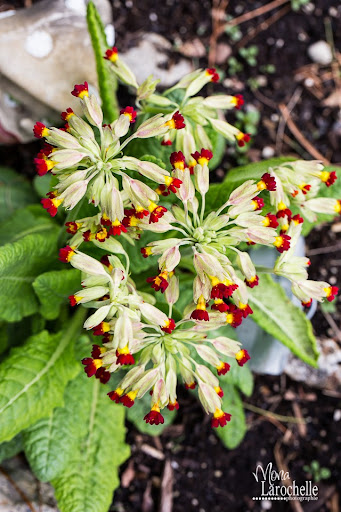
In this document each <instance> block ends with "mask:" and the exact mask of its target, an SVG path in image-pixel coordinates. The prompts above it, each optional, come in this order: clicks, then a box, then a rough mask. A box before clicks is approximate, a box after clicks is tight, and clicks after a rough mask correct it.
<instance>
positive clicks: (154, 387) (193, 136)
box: [34, 47, 341, 427]
mask: <svg viewBox="0 0 341 512" xmlns="http://www.w3.org/2000/svg"><path fill="white" fill-rule="evenodd" d="M103 57H104V59H106V60H109V61H110V62H111V64H112V71H113V72H114V73H115V74H116V76H117V78H118V79H120V80H121V81H123V82H124V83H125V84H127V85H128V86H130V87H132V88H134V89H135V90H136V94H137V100H136V105H137V108H138V107H141V111H138V110H135V108H133V107H131V106H127V107H125V108H123V109H122V110H121V111H120V115H119V117H118V119H117V120H115V121H113V122H112V123H111V124H105V125H103V114H102V110H101V107H100V105H99V102H98V99H97V98H96V96H95V95H94V94H90V93H89V90H88V84H87V82H85V83H84V84H79V85H75V87H74V89H73V91H72V93H71V94H72V95H74V96H76V97H78V98H79V100H80V104H81V108H82V112H83V115H84V119H83V118H81V117H79V116H77V115H76V114H75V113H74V112H73V111H72V110H71V109H70V108H67V109H66V111H65V112H63V113H62V119H63V120H64V121H66V124H65V126H64V128H62V129H58V128H48V127H46V126H45V125H43V124H42V123H37V124H36V125H35V127H34V133H35V136H36V137H39V138H40V137H41V138H42V137H43V138H45V140H46V142H47V145H46V146H44V148H43V149H42V151H41V152H40V154H39V155H38V157H37V159H36V160H35V163H36V166H37V172H38V174H39V175H43V174H46V173H47V172H51V173H52V174H53V175H54V176H55V177H56V179H57V184H56V185H55V186H54V189H53V191H51V192H49V193H48V198H47V199H42V205H43V207H44V208H45V209H46V210H47V211H48V212H49V213H50V215H51V216H55V215H56V214H57V211H58V208H59V207H64V208H66V209H67V210H72V209H73V208H75V207H76V205H77V204H78V203H79V202H80V201H82V200H83V199H84V198H85V200H86V201H88V202H90V203H92V204H93V205H94V206H95V207H96V209H97V212H98V213H96V214H95V215H93V216H91V217H85V218H76V219H74V220H73V221H69V222H67V223H66V229H67V232H68V233H70V234H72V236H71V237H70V239H69V241H68V244H67V245H66V247H64V248H62V249H61V250H60V256H59V258H60V260H61V261H63V262H67V263H70V264H71V265H72V266H73V267H75V268H76V269H78V270H80V271H81V272H82V289H81V290H78V291H75V293H74V294H73V295H71V296H70V297H69V299H70V304H71V305H72V306H76V305H78V304H83V305H86V307H88V308H92V309H94V310H95V311H94V312H92V314H91V315H90V316H89V317H88V318H87V319H86V321H85V324H84V327H85V328H86V329H92V330H93V334H94V335H95V336H101V337H102V343H101V345H99V344H96V345H93V349H92V353H91V357H90V354H89V357H86V358H84V359H83V361H82V362H83V365H84V366H85V372H86V374H87V375H88V377H94V378H97V379H99V380H100V381H101V382H102V383H107V382H108V381H109V380H110V374H111V373H115V372H118V371H120V370H121V369H122V367H124V368H125V369H127V372H126V373H125V374H124V376H123V378H121V380H120V382H119V383H118V385H117V387H116V388H115V389H114V390H112V391H110V392H108V397H109V398H110V399H111V400H112V401H114V402H116V403H120V404H123V405H124V406H126V407H128V408H130V407H132V406H133V405H134V402H135V400H136V399H139V398H142V397H143V396H144V395H145V394H146V393H150V395H151V399H150V401H151V408H150V412H147V411H146V415H145V417H144V419H145V421H146V422H147V423H150V424H156V425H157V424H160V423H161V424H162V423H163V422H164V416H163V415H162V413H161V410H162V409H164V408H165V407H167V408H168V409H170V410H173V409H177V408H178V407H179V404H178V401H177V386H178V382H179V381H180V382H183V383H184V384H185V386H186V387H187V388H190V389H194V388H195V387H196V386H197V388H198V397H199V399H200V401H201V403H202V405H203V408H204V409H205V411H206V412H207V413H210V414H212V426H213V427H219V426H222V427H223V426H225V425H226V424H227V422H228V421H230V419H231V415H230V413H229V412H228V411H223V409H222V396H223V391H222V388H221V386H220V384H219V379H218V377H217V376H220V375H224V374H226V373H227V372H228V371H229V370H230V364H229V363H228V362H227V361H226V358H229V357H234V358H235V362H234V363H233V364H238V365H239V366H243V365H244V364H245V363H246V362H247V361H248V360H249V359H250V355H249V354H248V352H247V351H246V350H245V349H243V348H241V346H240V343H239V342H237V341H235V340H234V339H231V338H230V337H227V336H217V337H213V338H210V337H208V334H209V332H210V331H212V330H216V329H219V328H221V327H223V326H224V325H229V326H231V327H234V328H235V327H237V326H239V325H240V324H241V323H242V321H243V319H244V318H246V317H247V316H248V315H251V314H252V313H253V311H252V308H251V306H250V304H249V295H250V291H249V290H252V289H253V288H254V287H256V286H257V285H258V284H259V280H260V279H261V276H259V275H258V274H257V270H256V268H255V265H254V264H253V262H252V259H251V257H250V255H249V253H248V251H247V246H248V245H255V244H257V245H264V246H268V247H274V248H275V249H276V250H277V251H278V253H279V257H278V259H277V261H276V263H275V265H274V268H273V270H272V271H273V273H274V274H277V275H280V276H284V277H286V278H287V279H289V280H290V281H291V283H292V292H293V293H294V295H296V296H297V297H298V298H299V299H300V300H301V301H302V304H303V305H304V306H309V305H310V304H311V301H312V300H313V299H316V300H318V301H320V302H321V301H323V300H324V299H327V300H328V301H331V300H333V299H334V298H335V296H336V294H337V291H338V290H337V288H336V287H335V286H330V285H329V284H328V283H326V282H314V281H311V280H309V279H308V272H307V268H308V266H309V264H310V262H309V260H308V258H305V257H298V256H296V255H295V247H296V243H297V241H298V238H299V236H300V233H301V227H302V223H303V221H304V218H303V217H304V216H305V217H307V218H308V219H309V220H312V219H313V218H314V215H315V213H335V214H338V213H340V209H341V202H340V201H339V200H336V199H335V200H331V199H330V198H321V197H318V198H317V197H316V196H317V193H318V191H319V189H320V186H321V184H325V185H326V186H327V187H329V186H331V185H332V184H333V183H334V182H335V180H336V173H335V172H329V171H326V170H324V169H323V166H322V164H321V163H320V162H318V161H312V162H304V161H294V162H284V163H283V164H282V165H280V166H278V167H275V168H269V169H268V172H265V173H264V174H263V175H262V176H261V179H260V180H258V181H255V180H245V181H244V182H243V183H242V184H241V185H239V186H238V187H237V188H236V189H234V190H233V191H232V192H231V193H230V195H229V196H228V197H226V198H225V202H224V203H223V204H222V205H221V206H220V207H219V208H218V209H216V210H214V211H211V212H210V213H208V214H207V213H206V208H205V198H206V194H207V193H208V191H209V187H210V185H209V168H208V165H209V161H210V160H211V159H212V157H213V152H212V145H211V143H210V140H209V137H208V135H207V134H206V132H205V130H204V127H205V126H206V125H207V124H210V125H211V127H212V128H213V129H214V130H216V131H218V132H219V133H220V134H222V135H223V136H224V137H226V139H228V140H230V141H234V140H235V141H236V142H237V144H238V145H243V144H245V143H246V142H248V141H249V136H248V134H244V133H242V132H240V131H239V130H238V129H237V128H235V127H233V125H231V124H229V123H227V122H226V121H224V120H222V119H220V118H219V111H221V110H224V109H225V110H228V109H232V108H240V107H241V106H242V105H243V99H242V97H241V96H227V95H216V96H208V97H206V98H204V97H201V96H195V95H196V94H197V93H198V92H200V91H201V89H202V88H203V87H204V86H205V85H206V84H207V83H209V82H217V81H218V80H219V75H218V74H217V72H216V70H215V69H206V70H198V71H196V72H194V73H191V74H190V75H188V76H186V77H184V78H183V79H182V80H180V82H179V83H178V84H176V85H175V86H174V87H172V88H171V89H169V90H168V91H166V92H165V93H164V94H163V95H160V94H157V93H156V92H155V86H156V82H155V81H153V79H152V78H149V79H148V80H147V81H146V82H144V83H143V84H141V85H140V86H139V85H138V82H137V79H136V78H135V76H134V75H133V73H132V71H131V70H130V69H129V68H128V67H127V66H126V65H125V64H124V62H123V61H122V59H121V57H120V56H119V53H118V50H117V48H116V47H114V48H112V49H109V50H107V51H106V53H105V55H104V56H103ZM177 90H181V91H182V95H181V100H180V102H176V101H175V100H173V99H170V98H169V96H171V95H172V94H173V93H174V91H177ZM150 105H153V108H155V109H157V108H160V110H161V111H160V112H158V113H156V114H155V115H154V116H152V117H149V118H147V119H146V120H144V121H143V122H141V123H139V122H137V123H136V121H137V119H138V116H139V115H141V114H142V113H143V112H144V109H145V108H146V106H147V107H148V106H150ZM164 107H166V109H167V113H165V112H164V111H163V110H162V109H163V108H164ZM135 124H136V128H135ZM146 138H157V139H159V143H160V144H161V145H167V146H172V149H173V146H174V150H175V151H173V152H171V154H170V158H169V163H168V165H167V162H163V164H164V165H163V166H160V165H158V163H155V162H152V161H146V160H141V159H137V158H135V157H133V156H128V155H126V154H125V149H126V148H128V147H129V143H130V142H131V141H133V140H134V139H146ZM204 145H205V146H206V147H203V146H204ZM167 166H168V169H169V170H167ZM147 182H148V184H147ZM170 195H171V196H172V197H171V198H170V200H169V198H168V197H169V196H170ZM267 195H268V198H267V199H268V201H269V202H270V205H271V209H270V212H268V213H266V214H265V213H263V207H264V198H266V196H267ZM164 198H167V199H168V202H169V201H170V202H171V203H172V204H171V206H170V208H167V207H166V206H165V205H164V204H162V203H163V199H164ZM291 205H296V206H297V207H298V208H299V211H300V213H297V214H295V215H293V213H292V210H291ZM301 215H302V216H301ZM147 231H148V232H152V233H154V234H155V239H154V240H153V241H152V242H150V243H148V244H147V245H146V246H145V247H143V248H142V249H141V253H142V254H140V255H139V256H138V255H136V256H135V257H136V258H138V257H140V258H141V257H144V258H148V257H150V256H152V255H157V256H158V271H157V273H156V275H151V276H150V277H148V278H147V283H149V284H150V285H151V288H153V289H154V290H155V292H157V293H158V294H164V299H165V301H166V303H167V304H168V311H167V314H166V313H165V312H164V311H162V310H161V309H160V308H158V307H157V306H156V305H155V299H154V297H153V296H149V295H148V294H146V293H141V291H140V290H139V289H138V287H137V286H136V284H135V283H134V281H133V280H132V278H131V275H130V274H131V265H134V261H132V262H130V260H129V257H128V254H127V252H126V250H125V249H124V246H123V244H122V243H121V242H120V239H121V238H123V239H125V241H128V242H129V243H131V244H134V240H137V239H140V238H141V240H142V241H143V237H144V234H145V232H147ZM89 243H91V244H94V245H95V246H97V247H100V248H102V249H104V250H105V251H107V252H108V254H107V255H104V256H103V257H102V258H101V259H100V261H98V260H97V259H95V258H94V257H91V256H89V255H88V254H86V252H84V251H82V248H83V245H84V244H85V245H86V244H89ZM184 259H185V260H186V262H187V265H190V268H191V271H192V276H193V295H192V300H190V301H189V303H188V304H187V306H186V307H185V309H184V311H183V313H182V317H181V318H180V319H179V320H178V321H175V319H173V317H172V312H173V306H174V304H176V303H177V301H178V299H179V295H180V294H181V290H182V280H181V277H182V276H181V273H179V275H177V274H178V272H177V269H178V268H179V267H180V268H181V265H182V261H183V260H184Z"/></svg>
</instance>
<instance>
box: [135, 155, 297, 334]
mask: <svg viewBox="0 0 341 512" xmlns="http://www.w3.org/2000/svg"><path fill="white" fill-rule="evenodd" d="M212 156H213V155H212V152H211V151H209V150H206V149H202V150H201V151H200V153H199V152H196V153H194V154H193V158H195V159H196V162H197V164H196V165H195V167H194V169H193V178H194V179H193V178H192V177H191V170H190V168H189V167H188V166H187V164H186V161H185V157H184V155H183V153H182V152H181V151H179V152H175V153H172V155H171V157H170V162H171V164H172V166H173V170H172V171H171V175H172V176H174V177H175V178H179V179H181V181H182V185H181V187H180V188H179V189H178V190H176V191H175V194H176V196H177V198H178V199H179V200H180V201H181V206H180V204H174V205H173V206H172V209H171V212H168V214H167V215H165V216H164V217H163V218H162V219H160V222H159V223H158V225H152V224H147V222H146V221H143V220H142V221H141V223H140V226H141V228H142V229H143V230H148V231H154V232H157V233H159V232H160V231H164V232H167V231H172V230H173V231H176V232H178V233H179V237H177V238H173V237H172V238H169V239H167V238H166V239H163V240H158V241H153V242H150V243H149V244H148V245H147V246H146V247H144V248H143V249H142V251H141V252H142V255H143V256H144V257H145V258H146V257H149V256H151V255H160V257H159V260H158V264H159V271H158V274H157V275H156V276H153V277H150V278H148V280H147V281H148V282H149V283H150V284H151V286H152V287H153V288H154V289H155V290H156V291H161V292H162V293H164V292H165V291H166V290H167V288H168V286H169V285H172V286H175V284H173V282H174V283H177V280H176V277H175V276H174V272H175V270H176V268H177V267H178V266H179V265H180V266H181V258H182V257H186V256H187V257H188V256H190V257H191V258H192V263H193V269H194V272H195V278H194V283H193V299H194V303H195V309H194V310H193V311H191V313H190V317H191V318H193V319H195V320H198V321H209V319H210V318H212V319H214V318H215V319H218V318H220V319H222V318H223V317H224V319H225V322H226V323H227V324H229V325H232V327H237V326H238V325H240V323H241V322H242V320H243V318H246V317H247V316H248V315H249V314H250V313H252V310H251V307H250V306H249V305H248V289H250V288H253V287H255V286H257V284H258V279H259V278H258V276H257V273H256V269H255V266H254V264H253V262H252V260H251V258H250V256H249V254H248V252H246V251H242V250H240V249H238V246H240V244H241V243H243V242H244V243H245V242H246V243H248V244H255V243H257V244H262V245H265V246H272V247H276V249H277V250H278V251H279V252H280V253H283V252H284V251H286V250H288V249H289V248H290V236H288V235H286V234H280V233H278V231H277V229H276V228H277V227H278V222H277V219H276V216H275V215H272V214H268V215H262V208H263V206H264V200H263V199H262V198H261V197H259V195H260V194H261V192H262V191H263V190H264V189H266V190H271V191H274V190H276V182H275V179H274V178H273V177H271V176H270V175H269V174H268V173H266V174H264V175H263V177H262V179H261V180H260V181H259V182H258V183H257V182H255V181H253V180H248V181H246V182H245V183H243V184H242V185H241V186H240V187H238V188H237V189H235V190H234V191H233V192H232V193H231V194H230V196H229V197H228V198H227V200H226V202H225V203H224V204H223V205H222V206H221V207H220V208H219V209H218V210H217V211H213V212H210V213H209V214H208V215H206V214H205V197H206V193H207V192H208V190H209V169H208V161H209V159H210V158H212ZM211 301H212V303H211ZM209 303H211V311H210V312H208V310H207V308H208V306H209Z"/></svg>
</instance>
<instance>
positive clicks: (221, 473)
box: [213, 469, 223, 478]
mask: <svg viewBox="0 0 341 512" xmlns="http://www.w3.org/2000/svg"><path fill="white" fill-rule="evenodd" d="M213 474H214V476H215V477H216V478H221V477H222V476H223V472H222V471H220V469H217V470H216V471H215V472H214V473H213Z"/></svg>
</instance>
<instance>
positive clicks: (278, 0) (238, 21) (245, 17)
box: [219, 0, 290, 35]
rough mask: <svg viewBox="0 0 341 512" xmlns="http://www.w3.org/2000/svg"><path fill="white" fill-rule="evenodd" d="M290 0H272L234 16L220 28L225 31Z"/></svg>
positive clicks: (221, 31)
mask: <svg viewBox="0 0 341 512" xmlns="http://www.w3.org/2000/svg"><path fill="white" fill-rule="evenodd" d="M289 1H290V0H273V1H272V2H270V3H268V4H266V5H262V6H261V7H258V9H254V10H253V11H248V12H246V13H244V14H242V15H241V16H238V17H237V18H233V19H232V20H230V21H228V22H227V23H225V24H224V26H223V27H221V28H220V34H222V33H223V32H224V30H225V29H226V28H229V27H235V26H237V25H240V24H241V23H244V22H245V21H250V20H252V19H254V18H257V17H258V16H261V15H262V14H266V13H267V12H269V11H272V10H273V9H276V7H280V6H281V5H283V4H286V3H287V2H289ZM220 34H219V35H220Z"/></svg>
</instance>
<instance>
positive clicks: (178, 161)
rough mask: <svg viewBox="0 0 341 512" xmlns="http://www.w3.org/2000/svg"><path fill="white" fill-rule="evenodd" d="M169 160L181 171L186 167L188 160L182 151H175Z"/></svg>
mask: <svg viewBox="0 0 341 512" xmlns="http://www.w3.org/2000/svg"><path fill="white" fill-rule="evenodd" d="M169 160H170V163H171V164H172V166H173V168H174V169H179V170H180V171H183V170H184V169H185V165H186V160H185V155H184V154H183V152H182V151H174V152H173V153H172V154H171V156H170V157H169Z"/></svg>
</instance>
